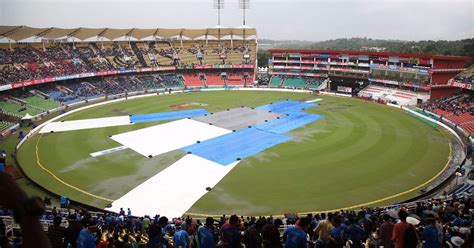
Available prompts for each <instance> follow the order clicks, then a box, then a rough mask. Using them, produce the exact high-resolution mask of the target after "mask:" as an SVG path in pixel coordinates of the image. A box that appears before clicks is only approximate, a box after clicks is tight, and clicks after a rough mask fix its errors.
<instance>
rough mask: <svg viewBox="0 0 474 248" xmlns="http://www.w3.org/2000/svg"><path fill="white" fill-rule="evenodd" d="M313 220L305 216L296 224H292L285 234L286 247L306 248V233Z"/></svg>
mask: <svg viewBox="0 0 474 248" xmlns="http://www.w3.org/2000/svg"><path fill="white" fill-rule="evenodd" d="M310 223H311V220H310V219H308V218H306V217H303V218H301V219H299V220H298V221H297V222H296V225H295V226H290V227H288V229H286V231H285V233H284V234H283V240H284V241H285V248H306V247H307V241H306V233H307V231H308V227H309V225H310Z"/></svg>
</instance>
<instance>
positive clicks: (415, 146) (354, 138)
mask: <svg viewBox="0 0 474 248" xmlns="http://www.w3.org/2000/svg"><path fill="white" fill-rule="evenodd" d="M314 98H316V96H312V95H309V94H305V93H289V92H246V91H232V92H229V91H219V92H201V93H187V94H175V95H171V96H170V95H166V96H159V97H147V98H141V99H134V100H127V101H124V102H119V103H111V104H108V105H104V106H100V107H95V108H92V109H88V110H84V111H81V112H78V113H74V114H72V115H69V116H67V117H65V118H64V120H78V119H87V118H98V117H107V116H119V115H128V114H140V113H153V112H162V111H171V110H173V109H172V108H171V107H170V106H172V105H176V104H184V103H191V102H196V103H205V104H208V105H207V106H206V107H204V108H206V109H207V110H208V111H212V112H216V111H221V110H225V109H227V108H232V107H238V106H241V105H244V106H249V107H255V106H258V105H263V104H267V103H270V102H274V101H278V100H283V99H295V100H302V101H303V100H309V99H314ZM317 98H322V99H323V100H322V101H320V102H319V103H320V104H321V106H319V107H316V108H313V109H309V110H307V111H306V112H308V113H316V114H319V115H323V116H324V118H323V119H322V120H319V121H316V122H314V123H312V124H309V125H307V126H305V127H303V128H299V129H297V130H294V131H293V132H291V133H290V135H291V136H293V139H292V140H291V141H290V142H287V143H283V144H280V145H278V146H275V147H273V148H271V149H268V150H266V151H264V152H262V153H259V154H257V155H255V156H253V157H250V158H247V159H244V160H243V161H242V162H241V163H240V164H239V165H238V166H237V167H236V168H235V169H234V170H233V171H231V172H230V173H229V174H228V175H227V176H226V177H225V178H224V179H223V180H222V181H221V182H220V183H219V184H218V185H216V187H214V188H213V190H212V191H211V192H210V193H208V194H207V195H205V196H204V197H203V198H201V199H200V200H199V201H198V202H197V203H196V204H195V205H194V206H193V207H192V208H191V209H190V210H189V212H190V213H204V214H221V213H238V214H243V215H244V214H252V215H259V214H281V213H284V212H308V211H324V210H332V209H339V208H346V207H350V206H354V205H359V204H364V203H370V202H372V203H371V205H384V204H385V205H387V204H391V203H394V202H397V201H401V200H403V199H408V198H410V197H411V196H413V195H415V194H416V190H412V191H411V192H408V193H406V194H400V193H402V192H405V191H408V190H410V189H413V188H415V187H417V186H418V185H420V184H422V183H424V182H426V181H428V180H429V179H431V178H432V177H433V176H434V175H436V174H437V173H438V172H439V171H440V170H442V169H443V168H444V166H445V164H446V162H447V161H448V157H449V154H450V147H449V140H448V139H447V135H448V134H446V133H445V132H444V131H443V130H441V129H439V128H436V127H433V126H432V125H429V124H427V123H425V122H422V121H420V120H419V119H417V118H414V117H413V116H410V115H409V114H406V113H405V112H403V111H401V110H397V109H393V108H389V107H386V106H383V105H379V104H375V103H370V102H365V101H361V100H357V99H350V98H339V97H329V96H317ZM157 124H159V122H156V123H146V124H135V125H132V126H121V127H110V128H100V129H92V130H83V131H74V132H64V133H52V134H45V135H42V136H40V135H36V136H34V137H33V138H31V139H30V140H29V141H27V142H26V143H25V144H24V145H23V146H22V148H21V149H20V151H19V152H18V160H19V162H20V164H21V166H22V168H23V170H24V171H25V172H26V173H27V174H28V175H29V177H31V178H32V179H33V180H35V181H36V182H38V183H40V184H41V185H43V186H44V187H46V188H47V189H49V190H51V191H53V192H55V193H57V194H60V195H68V196H70V197H71V198H72V199H74V200H77V201H81V202H84V203H87V204H89V205H92V206H96V207H100V208H103V207H105V206H106V205H107V204H109V203H110V202H109V201H108V200H107V199H110V200H115V199H118V198H119V197H121V196H122V195H124V194H125V193H127V192H128V191H130V190H131V189H133V188H134V187H136V186H137V185H139V184H141V183H142V182H144V181H145V180H146V179H148V178H150V177H151V176H153V175H155V174H156V173H158V172H160V171H161V170H163V169H164V168H166V167H167V166H169V165H171V164H172V163H174V162H175V161H176V160H178V159H179V158H181V157H182V156H184V153H183V152H180V151H173V152H170V153H167V154H164V155H161V156H156V157H154V158H152V159H149V158H145V157H143V156H141V155H139V154H138V153H136V152H134V151H132V150H125V151H121V152H117V153H112V154H109V155H105V156H101V157H96V158H92V157H90V155H89V154H90V153H92V152H97V151H100V150H104V149H108V148H113V147H116V146H119V145H120V144H119V143H116V142H115V141H113V140H111V139H109V138H108V136H109V135H114V134H118V133H122V132H127V131H131V130H136V129H139V128H143V127H147V126H152V125H157ZM41 166H43V168H41ZM47 171H49V172H50V173H51V174H54V175H55V176H56V178H55V177H53V176H52V175H51V174H50V173H48V172H47ZM176 183H177V184H182V183H189V184H190V187H192V182H182V181H180V180H179V179H177V180H176ZM169 190H170V191H172V190H173V185H170V189H169ZM85 192H87V193H85ZM397 194H398V195H397ZM393 195H396V196H395V197H390V196H393ZM150 197H153V192H150ZM99 198H102V199H99ZM103 198H107V199H103ZM383 198H385V199H383ZM379 199H383V200H381V201H377V200H379ZM144 200H146V199H144ZM163 200H164V201H165V200H166V199H163ZM374 201H377V202H374ZM124 207H126V206H124Z"/></svg>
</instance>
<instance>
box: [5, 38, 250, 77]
mask: <svg viewBox="0 0 474 248" xmlns="http://www.w3.org/2000/svg"><path fill="white" fill-rule="evenodd" d="M139 45H140V48H139V47H138V45H137V43H135V42H130V43H118V42H113V43H108V44H107V45H105V46H104V45H103V44H102V43H101V44H97V43H95V42H89V43H79V44H72V43H65V44H46V45H43V47H41V48H40V47H33V46H26V45H24V46H23V45H22V46H21V47H14V48H11V49H10V48H6V49H3V48H2V49H0V85H4V84H10V83H16V82H21V81H26V80H34V79H42V78H48V77H55V76H65V75H72V74H79V73H85V72H97V71H106V70H115V69H134V68H139V67H151V66H157V65H162V64H160V63H159V62H158V61H157V59H156V57H157V56H161V57H163V58H168V59H170V60H169V62H167V63H165V64H163V65H172V64H173V63H174V64H175V65H180V64H181V63H182V62H181V61H180V59H179V57H180V53H183V54H185V53H189V54H192V55H195V54H196V53H197V52H198V51H201V52H202V53H206V54H207V51H210V52H212V53H217V52H223V51H225V53H232V52H235V53H243V52H249V51H250V50H249V49H248V48H247V47H244V46H241V45H240V46H239V45H235V46H233V47H227V46H224V45H219V44H216V45H215V47H214V46H212V47H209V48H206V46H204V45H199V46H197V47H191V48H188V49H182V48H179V46H178V47H175V46H173V45H172V43H170V42H155V41H153V42H148V43H143V44H141V43H140V44H139ZM216 49H217V50H216ZM214 50H216V51H214ZM144 57H148V58H149V60H148V61H149V62H147V60H145V59H144ZM201 62H202V61H201ZM195 63H198V61H197V60H196V62H195Z"/></svg>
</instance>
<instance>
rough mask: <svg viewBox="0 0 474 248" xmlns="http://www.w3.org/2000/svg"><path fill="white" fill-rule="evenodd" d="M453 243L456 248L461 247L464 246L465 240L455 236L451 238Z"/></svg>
mask: <svg viewBox="0 0 474 248" xmlns="http://www.w3.org/2000/svg"><path fill="white" fill-rule="evenodd" d="M451 243H452V244H453V245H454V246H456V247H461V246H462V244H464V239H462V238H461V237H458V236H454V237H452V238H451Z"/></svg>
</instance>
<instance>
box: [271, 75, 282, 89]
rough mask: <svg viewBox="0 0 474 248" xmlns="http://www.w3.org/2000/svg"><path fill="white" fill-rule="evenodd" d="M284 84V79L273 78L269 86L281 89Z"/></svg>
mask: <svg viewBox="0 0 474 248" xmlns="http://www.w3.org/2000/svg"><path fill="white" fill-rule="evenodd" d="M282 83H283V79H282V78H281V77H278V76H273V77H272V78H271V79H270V84H269V86H270V87H280V86H281V84H282Z"/></svg>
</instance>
